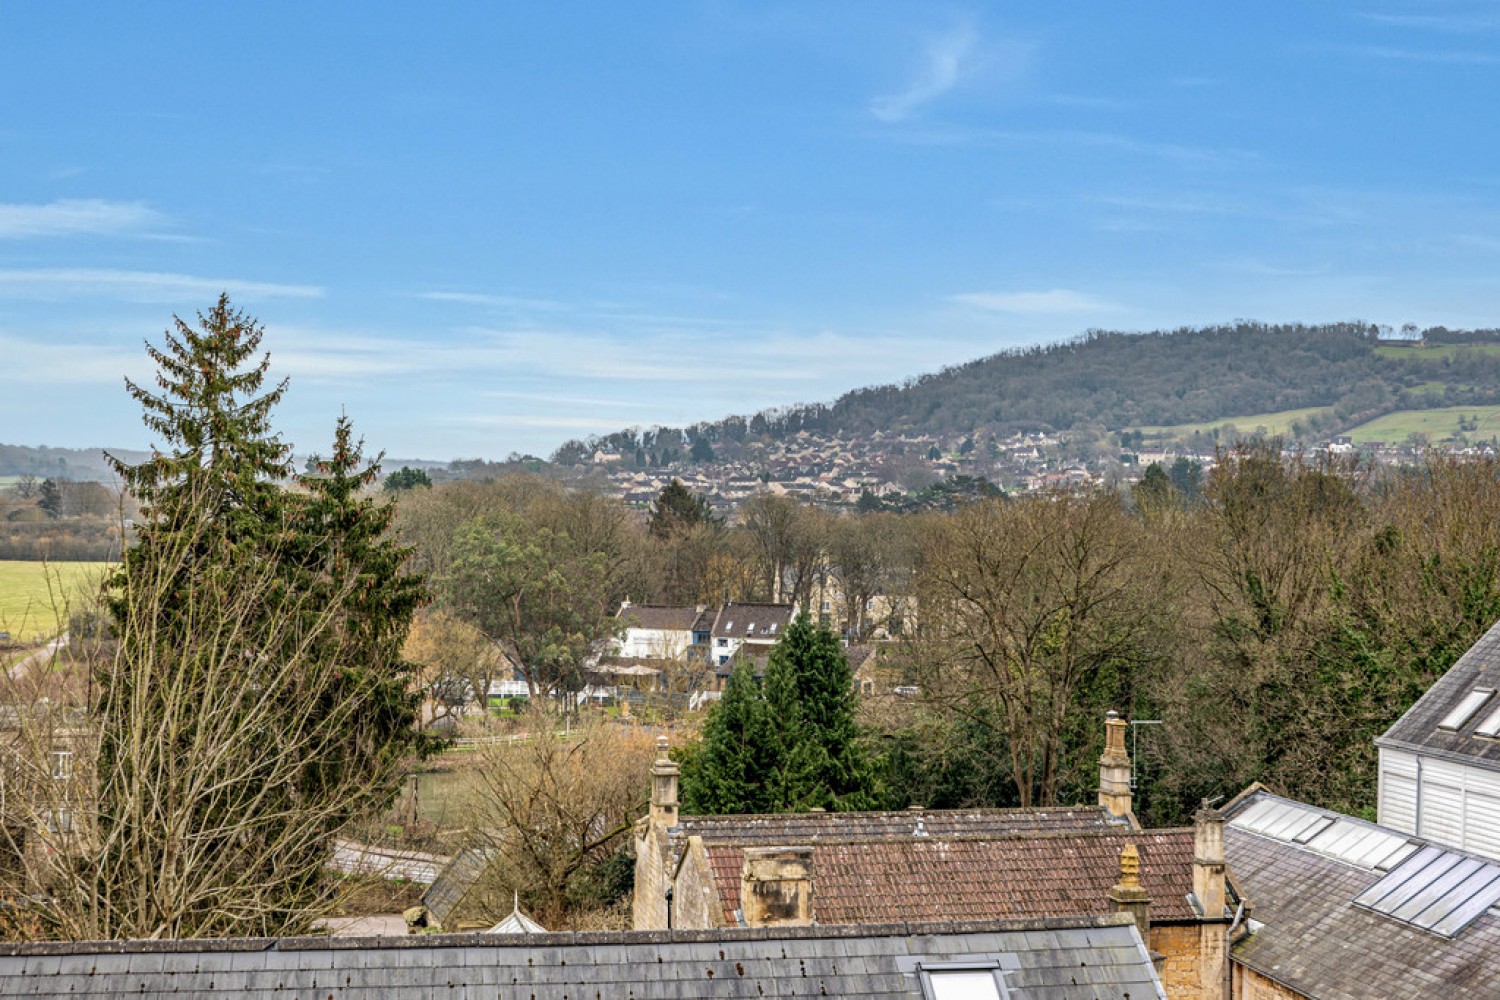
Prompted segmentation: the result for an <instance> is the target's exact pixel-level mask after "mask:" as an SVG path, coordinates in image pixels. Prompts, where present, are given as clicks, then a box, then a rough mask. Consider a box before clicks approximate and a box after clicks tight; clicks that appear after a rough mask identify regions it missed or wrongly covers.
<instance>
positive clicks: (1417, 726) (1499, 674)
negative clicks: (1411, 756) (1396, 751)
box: [1375, 623, 1500, 771]
mask: <svg viewBox="0 0 1500 1000" xmlns="http://www.w3.org/2000/svg"><path fill="white" fill-rule="evenodd" d="M1475 688H1492V689H1495V690H1497V691H1500V623H1496V624H1495V625H1494V626H1492V627H1491V628H1490V630H1489V631H1488V632H1486V633H1485V634H1484V635H1483V636H1481V637H1480V639H1479V641H1478V642H1476V643H1475V644H1474V645H1473V646H1471V647H1469V651H1468V652H1466V653H1465V654H1464V655H1463V656H1461V657H1459V658H1458V662H1457V663H1455V664H1453V666H1452V667H1450V668H1449V669H1448V672H1447V673H1446V674H1444V675H1443V676H1442V677H1440V678H1438V680H1437V682H1436V683H1435V684H1433V685H1432V687H1430V688H1428V689H1427V693H1426V694H1424V695H1422V697H1421V698H1418V699H1417V703H1416V704H1415V705H1413V706H1412V707H1411V708H1410V709H1408V710H1407V712H1406V714H1405V715H1403V716H1401V718H1399V719H1397V720H1396V724H1395V725H1393V726H1391V728H1390V729H1388V730H1387V731H1386V733H1385V735H1384V736H1381V737H1378V738H1377V739H1376V740H1375V744H1376V746H1394V747H1402V748H1406V749H1411V750H1418V751H1422V752H1426V753H1433V754H1437V755H1443V756H1453V757H1461V758H1463V759H1464V762H1466V763H1475V764H1479V765H1480V766H1483V767H1487V768H1488V769H1490V770H1497V771H1500V740H1492V739H1484V738H1481V737H1477V736H1474V735H1473V732H1474V727H1475V726H1477V725H1478V724H1479V723H1481V722H1483V721H1484V719H1485V718H1486V717H1488V716H1489V714H1490V713H1491V712H1492V711H1494V710H1495V706H1496V705H1500V697H1494V698H1491V699H1490V700H1489V702H1488V703H1486V704H1485V705H1484V706H1483V707H1482V708H1481V709H1479V711H1477V712H1475V713H1474V717H1473V718H1471V719H1470V720H1469V721H1468V723H1467V724H1465V725H1464V726H1463V727H1462V728H1461V729H1459V730H1457V731H1456V732H1455V731H1452V730H1447V729H1439V728H1438V723H1439V722H1441V721H1442V720H1443V719H1444V718H1445V717H1446V716H1447V715H1448V713H1449V712H1451V711H1453V709H1454V708H1456V707H1457V706H1458V703H1459V702H1461V701H1463V699H1464V696H1465V695H1467V694H1468V693H1469V692H1470V691H1473V690H1474V689H1475Z"/></svg>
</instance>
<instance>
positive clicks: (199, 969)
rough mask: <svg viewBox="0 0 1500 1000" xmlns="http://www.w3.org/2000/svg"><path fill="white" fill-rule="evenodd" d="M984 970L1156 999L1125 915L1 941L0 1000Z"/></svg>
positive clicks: (696, 993) (600, 990)
mask: <svg viewBox="0 0 1500 1000" xmlns="http://www.w3.org/2000/svg"><path fill="white" fill-rule="evenodd" d="M983 960H990V961H994V962H995V963H997V964H998V966H999V967H1000V968H1001V969H1007V970H1012V971H1010V972H1009V974H1008V975H1007V976H1006V981H1007V984H1008V985H1009V987H1010V996H1011V997H1012V998H1013V1000H1098V998H1105V997H1108V998H1123V997H1134V998H1148V997H1158V998H1159V997H1163V996H1164V994H1163V993H1162V990H1161V983H1160V981H1159V980H1158V979H1157V978H1156V975H1155V972H1154V971H1153V969H1152V967H1151V963H1150V959H1149V956H1148V955H1147V952H1146V949H1145V947H1144V945H1142V944H1141V939H1140V935H1139V934H1138V933H1137V931H1136V929H1135V925H1134V923H1132V922H1131V921H1130V919H1129V917H1126V916H1124V915H1116V916H1111V917H1104V918H1096V919H1089V920H1048V921H1022V922H1012V923H1005V924H999V923H991V924H967V925H965V924H951V923H949V924H903V925H897V926H887V927H860V928H847V927H845V928H839V927H802V928H765V929H761V928H757V929H750V930H720V931H696V932H694V931H665V932H662V931H655V932H614V933H590V934H532V935H516V936H501V935H488V934H438V935H422V936H413V937H407V938H338V939H330V938H285V939H281V940H275V939H266V938H261V939H238V940H225V941H132V942H109V943H102V944H101V943H89V942H62V943H45V944H42V943H38V944H19V945H15V944H12V945H4V946H0V995H3V996H52V997H79V996H119V997H124V996H130V997H137V998H155V997H173V998H176V1000H208V998H210V997H214V998H217V997H225V996H245V997H248V996H260V995H265V996H273V995H274V996H286V997H299V996H300V997H314V996H316V997H323V996H331V997H336V998H337V1000H388V998H389V1000H395V998H406V997H413V996H417V997H432V996H443V997H452V998H454V1000H465V998H471V1000H472V998H479V997H495V996H500V997H512V996H515V997H529V998H531V1000H565V998H566V1000H582V998H590V1000H591V998H595V997H609V998H615V997H620V998H624V997H632V998H635V1000H658V998H659V1000H708V998H710V997H785V996H819V995H824V996H841V997H870V998H898V997H899V998H904V1000H920V998H921V996H922V991H921V988H920V985H919V982H918V978H917V968H918V963H925V964H929V965H930V964H932V963H942V962H945V961H946V962H964V963H966V964H968V963H974V962H976V961H983Z"/></svg>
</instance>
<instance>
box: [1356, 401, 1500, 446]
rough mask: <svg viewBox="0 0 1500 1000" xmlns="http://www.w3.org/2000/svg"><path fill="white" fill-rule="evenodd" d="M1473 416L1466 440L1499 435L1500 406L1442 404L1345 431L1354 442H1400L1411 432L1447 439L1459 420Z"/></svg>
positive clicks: (1403, 411)
mask: <svg viewBox="0 0 1500 1000" xmlns="http://www.w3.org/2000/svg"><path fill="white" fill-rule="evenodd" d="M1461 418H1462V419H1474V420H1475V421H1476V422H1477V424H1478V426H1477V428H1476V429H1475V430H1472V431H1466V432H1465V433H1466V434H1467V435H1468V437H1469V438H1470V440H1475V439H1479V440H1487V439H1489V438H1492V437H1495V436H1496V435H1500V406H1444V407H1439V408H1437V409H1433V410H1397V411H1396V412H1395V413H1387V414H1386V415H1385V416H1383V417H1376V418H1375V419H1374V420H1371V421H1370V422H1369V423H1366V424H1360V425H1359V426H1358V427H1356V428H1354V429H1353V430H1351V431H1350V432H1349V436H1350V437H1351V438H1353V439H1354V442H1355V443H1356V444H1378V443H1382V442H1394V443H1400V442H1402V441H1405V440H1406V439H1407V438H1408V437H1410V436H1411V435H1412V434H1426V435H1427V438H1428V440H1429V441H1431V442H1433V443H1434V444H1436V443H1437V442H1439V441H1444V440H1448V439H1451V438H1452V437H1453V436H1454V435H1456V434H1457V433H1458V432H1459V430H1460V428H1459V426H1458V422H1459V420H1460V419H1461Z"/></svg>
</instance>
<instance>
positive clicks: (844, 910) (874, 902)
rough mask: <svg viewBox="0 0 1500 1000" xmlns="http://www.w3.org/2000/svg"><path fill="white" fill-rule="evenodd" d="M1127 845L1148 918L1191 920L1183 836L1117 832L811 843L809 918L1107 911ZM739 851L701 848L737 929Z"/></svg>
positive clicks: (1186, 837)
mask: <svg viewBox="0 0 1500 1000" xmlns="http://www.w3.org/2000/svg"><path fill="white" fill-rule="evenodd" d="M1127 843H1129V844H1134V845H1136V847H1137V848H1138V849H1139V851H1140V857H1141V879H1142V885H1143V886H1144V887H1145V889H1146V891H1147V892H1148V893H1150V895H1151V918H1152V920H1162V921H1170V920H1194V919H1196V916H1197V915H1196V914H1195V913H1194V911H1193V910H1192V909H1191V908H1190V907H1189V906H1188V904H1187V899H1186V897H1187V894H1188V893H1189V892H1191V891H1192V888H1193V831H1192V830H1152V831H1131V830H1122V829H1111V830H1091V831H1086V832H1084V831H1079V832H1074V833H1029V834H1016V835H1011V836H1002V837H998V838H997V837H984V838H957V839H950V838H944V837H938V836H919V837H911V838H908V839H903V840H870V841H833V842H822V843H814V844H813V845H812V850H813V856H812V898H813V918H814V919H815V920H817V921H818V922H819V923H822V924H861V923H867V924H868V923H888V922H891V921H899V920H939V919H944V920H1003V919H1009V918H1016V917H1044V916H1084V915H1089V914H1103V913H1108V912H1109V897H1108V893H1109V890H1110V887H1111V886H1113V885H1114V884H1115V883H1116V882H1118V881H1119V880H1120V850H1121V848H1123V847H1124V846H1125V845H1126V844H1127ZM744 846H745V845H743V844H711V845H706V847H707V852H708V858H709V864H710V866H711V867H712V868H713V876H714V884H715V886H716V888H717V889H718V893H719V899H720V901H721V902H722V903H723V906H724V919H725V923H726V924H727V925H729V926H734V925H735V924H736V923H737V917H736V915H735V911H736V910H738V909H739V907H740V885H741V873H742V871H743V869H744Z"/></svg>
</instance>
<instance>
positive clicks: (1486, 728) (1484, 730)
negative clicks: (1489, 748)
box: [1474, 708, 1500, 738]
mask: <svg viewBox="0 0 1500 1000" xmlns="http://www.w3.org/2000/svg"><path fill="white" fill-rule="evenodd" d="M1474 735H1475V736H1489V737H1492V738H1493V737H1500V708H1496V709H1495V710H1494V711H1493V712H1491V713H1490V714H1489V718H1487V719H1485V720H1484V721H1483V722H1481V723H1480V724H1479V725H1477V726H1475V727H1474Z"/></svg>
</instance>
